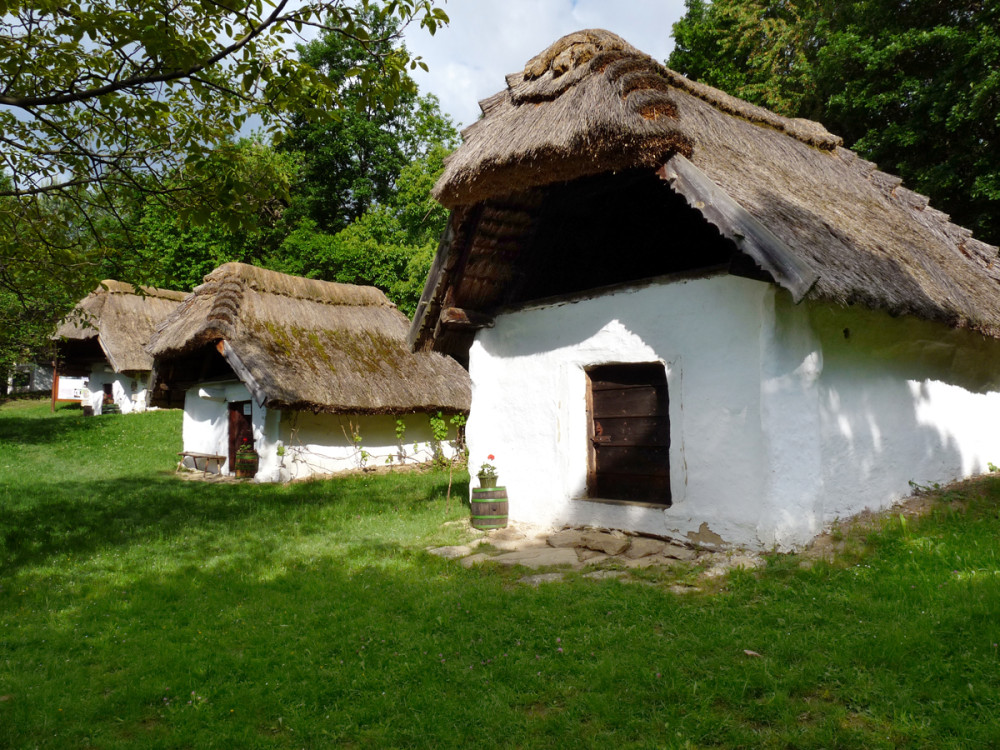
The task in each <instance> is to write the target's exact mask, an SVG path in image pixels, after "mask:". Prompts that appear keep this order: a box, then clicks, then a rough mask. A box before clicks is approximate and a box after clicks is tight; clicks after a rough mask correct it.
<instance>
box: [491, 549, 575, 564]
mask: <svg viewBox="0 0 1000 750" xmlns="http://www.w3.org/2000/svg"><path fill="white" fill-rule="evenodd" d="M490 560H491V561H492V562H495V563H499V564H500V565H508V566H514V565H523V566H525V567H526V568H543V567H546V566H548V565H570V566H572V567H573V568H578V567H580V561H579V560H577V558H576V550H574V549H554V548H552V547H543V548H541V549H525V550H519V551H517V552H504V553H502V554H499V555H495V556H494V557H491V558H490Z"/></svg>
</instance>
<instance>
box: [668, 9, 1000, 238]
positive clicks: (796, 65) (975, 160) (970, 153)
mask: <svg viewBox="0 0 1000 750" xmlns="http://www.w3.org/2000/svg"><path fill="white" fill-rule="evenodd" d="M674 32H675V36H676V40H677V47H676V49H675V51H674V53H673V54H672V55H671V57H670V59H669V60H668V63H667V64H668V65H670V66H671V67H673V68H674V69H676V70H678V71H679V72H681V73H684V74H686V75H689V76H691V77H692V78H696V79H698V80H701V81H703V82H705V83H708V84H711V85H714V86H718V87H719V88H722V89H724V90H726V91H728V92H729V93H732V94H734V95H736V96H740V97H742V98H745V99H748V100H749V101H752V102H754V103H756V104H760V105H762V106H766V107H769V108H771V109H774V110H775V111H777V112H779V113H781V114H785V115H789V116H795V117H809V118H812V119H817V120H820V121H821V122H823V123H824V124H825V125H826V126H827V127H828V128H830V130H832V131H833V132H836V133H838V134H839V135H841V136H843V137H844V139H845V143H846V144H847V145H848V146H849V147H851V148H854V149H855V150H857V151H859V152H860V153H861V154H863V155H864V156H866V157H867V158H869V159H872V160H873V161H875V162H877V163H878V164H879V165H880V166H881V167H882V168H884V169H886V170H887V171H890V172H894V173H896V174H899V175H900V176H901V177H903V179H904V180H905V181H906V182H907V184H908V185H909V186H910V187H912V188H913V189H915V190H918V191H920V192H923V193H925V194H927V195H928V196H930V198H931V200H932V202H933V203H934V205H935V206H937V207H938V208H940V209H942V210H944V211H947V212H948V213H950V214H951V215H952V217H953V219H954V220H955V221H957V222H958V223H960V224H963V225H965V226H967V227H969V228H970V229H972V230H973V231H974V232H975V233H976V234H977V236H979V237H981V238H982V239H984V240H986V241H988V242H992V243H994V244H1000V142H998V141H1000V1H998V0H948V1H947V2H945V1H944V0H853V1H852V2H834V1H833V0H714V1H713V2H711V3H710V4H709V3H706V2H704V0H687V13H686V15H685V17H684V18H683V19H682V20H681V21H679V22H678V23H677V24H676V25H675V27H674Z"/></svg>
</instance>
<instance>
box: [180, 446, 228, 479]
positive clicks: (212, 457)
mask: <svg viewBox="0 0 1000 750" xmlns="http://www.w3.org/2000/svg"><path fill="white" fill-rule="evenodd" d="M177 455H178V456H180V457H181V460H180V463H178V464H177V471H180V470H181V467H182V466H184V459H185V458H190V459H191V460H192V461H194V469H195V471H197V470H198V459H199V458H203V459H205V468H204V469H202V471H203V472H204V473H205V474H208V469H209V467H210V466H211V465H212V462H213V461H215V462H217V463H218V464H219V473H220V474H221V473H222V464H224V463H225V462H226V460H227V459H228V456H217V455H216V454H214V453H196V452H194V451H181V452H180V453H178V454H177Z"/></svg>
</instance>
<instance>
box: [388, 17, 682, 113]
mask: <svg viewBox="0 0 1000 750" xmlns="http://www.w3.org/2000/svg"><path fill="white" fill-rule="evenodd" d="M441 7H442V8H444V10H445V12H446V13H447V14H448V15H449V17H450V18H451V23H450V24H449V25H448V26H446V27H445V28H442V29H440V30H439V31H438V32H437V34H435V35H434V36H431V35H430V34H428V33H427V32H426V31H424V30H421V29H416V28H414V29H410V30H409V32H408V33H407V40H406V45H407V47H408V48H409V50H410V52H412V53H413V54H415V55H420V56H421V57H423V59H424V61H425V62H426V63H427V64H428V66H429V67H430V72H429V73H424V72H423V71H419V70H418V71H416V73H417V75H414V78H415V79H416V81H417V84H418V85H419V86H420V90H421V92H423V93H431V94H435V95H437V97H438V98H439V99H440V100H441V107H442V109H443V110H444V111H445V112H447V113H448V114H450V115H451V116H452V117H453V118H454V120H455V122H456V123H457V124H459V125H462V126H464V125H469V124H470V123H472V122H474V121H475V120H476V118H477V117H478V116H479V106H478V102H479V100H480V99H485V98H486V97H487V96H490V95H492V94H494V93H496V92H497V91H499V90H500V89H501V88H503V86H504V76H505V75H506V74H507V73H513V72H516V71H518V70H521V69H522V68H523V67H524V64H525V63H526V62H527V61H528V60H530V59H531V58H532V57H534V56H535V55H537V54H538V53H539V52H541V51H542V50H543V49H545V48H546V47H548V46H549V45H550V44H551V43H552V42H554V41H555V40H556V39H558V38H559V37H561V36H563V35H565V34H569V33H570V32H573V31H579V30H580V29H592V28H601V29H607V30H608V31H613V32H614V33H616V34H618V35H619V36H621V37H622V38H624V39H625V40H626V41H628V42H629V43H630V44H632V45H633V46H635V47H638V48H639V49H641V50H642V51H643V52H646V53H647V54H650V55H652V56H653V57H654V58H656V59H657V60H661V61H662V60H665V59H666V57H667V56H668V55H669V54H670V50H671V49H673V39H672V38H671V36H670V35H671V29H672V27H673V24H674V22H676V21H677V20H678V19H680V17H681V16H682V15H683V13H684V0H614V1H609V0H450V1H446V2H444V3H441Z"/></svg>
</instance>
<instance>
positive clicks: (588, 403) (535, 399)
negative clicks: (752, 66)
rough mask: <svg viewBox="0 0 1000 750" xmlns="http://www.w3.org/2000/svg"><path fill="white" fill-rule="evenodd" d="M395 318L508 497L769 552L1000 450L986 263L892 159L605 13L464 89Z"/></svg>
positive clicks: (558, 516)
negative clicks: (908, 184)
mask: <svg viewBox="0 0 1000 750" xmlns="http://www.w3.org/2000/svg"><path fill="white" fill-rule="evenodd" d="M481 107H482V110H483V116H482V118H481V119H480V120H479V121H478V122H476V123H475V124H473V125H472V126H470V127H469V128H467V129H466V130H465V132H464V133H463V137H464V144H463V145H462V146H461V147H460V148H459V149H458V150H457V151H456V152H455V153H454V154H453V155H452V156H451V158H450V159H449V161H448V163H447V165H446V169H445V173H444V175H443V176H442V177H441V179H440V181H439V182H438V184H437V186H436V188H435V195H436V197H437V198H438V200H440V201H441V203H443V204H444V205H445V206H447V207H448V208H449V209H451V217H450V222H449V226H448V230H447V233H446V235H445V237H444V239H443V241H442V244H441V247H440V249H439V251H438V255H437V258H436V260H435V262H434V265H433V268H432V270H431V273H430V275H429V278H428V280H427V285H426V288H425V291H424V295H423V298H422V300H421V303H420V307H419V308H418V311H417V314H416V317H415V319H414V322H413V325H412V328H411V332H410V342H411V345H412V347H413V348H414V350H415V351H439V352H443V353H447V354H450V355H451V356H453V357H455V358H456V359H458V360H459V361H461V362H463V363H465V364H467V366H468V368H469V372H470V375H471V378H472V389H473V390H472V408H471V415H470V419H469V424H468V444H469V448H470V451H471V462H470V463H471V465H472V466H473V471H474V470H475V467H476V466H477V465H478V464H479V463H481V462H482V461H484V460H485V457H486V456H487V455H488V454H494V455H495V456H496V464H497V467H498V470H499V473H500V479H501V484H503V485H505V486H506V487H507V491H508V495H509V497H510V515H511V517H512V518H513V519H520V520H524V521H530V522H535V523H542V524H548V525H554V526H559V525H584V526H586V525H589V526H599V527H606V528H614V529H623V530H630V531H637V532H644V533H648V534H654V535H660V536H664V537H671V538H676V539H682V540H688V541H692V542H697V543H700V544H706V545H710V546H722V545H726V544H737V545H744V546H749V547H755V548H761V549H768V548H779V549H787V548H792V547H796V546H798V545H801V544H803V543H805V542H807V541H808V540H809V539H810V538H811V537H812V536H814V535H815V534H817V533H818V532H820V531H821V530H822V529H823V528H824V526H825V525H827V524H829V523H830V522H832V521H833V520H834V519H836V518H839V517H844V516H848V515H850V514H853V513H856V512H858V511H861V510H863V509H866V508H885V507H886V506H888V505H890V504H892V503H893V502H894V501H897V500H899V499H900V498H902V497H903V496H905V495H907V494H908V493H909V492H910V491H911V482H915V483H919V484H928V483H932V482H945V481H948V480H951V479H955V478H959V477H967V476H970V475H973V474H976V473H979V472H983V471H986V470H987V466H988V463H989V462H990V461H993V462H997V463H1000V430H998V429H997V428H996V425H997V424H1000V392H998V389H1000V342H998V341H997V335H998V333H1000V263H998V257H997V248H995V247H991V246H989V245H986V244H984V243H982V242H979V241H977V240H975V239H974V238H972V237H971V235H970V233H969V232H968V231H967V230H964V229H962V228H961V227H958V226H955V225H954V224H951V223H950V222H949V220H948V217H947V216H946V215H944V214H942V213H941V212H939V211H936V210H934V209H933V208H931V207H930V206H929V205H928V202H927V199H926V198H924V197H923V196H920V195H917V194H916V193H913V192H911V191H910V190H907V189H906V188H904V187H902V185H901V184H900V180H899V179H898V178H896V177H893V176H891V175H888V174H885V173H884V172H881V171H879V170H878V169H877V168H876V166H875V165H874V164H872V163H870V162H866V161H864V160H863V159H860V158H859V157H858V156H857V155H856V154H854V153H852V152H851V151H849V150H846V149H844V148H842V146H841V141H840V139H839V138H837V137H835V136H833V135H831V134H830V133H828V132H827V131H826V130H825V129H824V128H823V127H822V126H821V125H819V124H818V123H815V122H810V121H805V120H791V119H787V118H784V117H780V116H778V115H776V114H774V113H772V112H769V111H767V110H764V109H761V108H759V107H755V106H753V105H750V104H748V103H746V102H743V101H740V100H738V99H735V98H733V97H731V96H728V95H727V94H725V93H723V92H721V91H718V90H716V89H713V88H710V87H707V86H704V85H701V84H698V83H695V82H693V81H690V80H688V79H686V78H684V77H683V76H680V75H678V74H677V73H674V72H673V71H670V70H668V69H666V68H664V67H663V66H662V65H660V64H659V63H657V62H656V61H655V60H653V59H651V58H650V57H648V56H647V55H645V54H643V53H641V52H639V51H638V50H636V49H634V48H633V47H631V46H630V45H628V44H627V43H626V42H624V41H623V40H622V39H620V38H619V37H617V36H615V35H614V34H611V33H609V32H606V31H601V30H591V31H584V32H578V33H576V34H571V35H569V36H567V37H564V38H563V39H560V40H559V41H557V42H556V43H555V44H553V45H552V46H551V47H549V48H548V49H547V50H545V51H544V52H543V53H541V54H540V55H538V56H537V57H535V58H533V59H532V60H530V61H529V62H528V63H527V65H526V67H525V68H524V70H523V71H521V72H518V73H515V74H512V75H509V76H508V77H507V86H506V88H504V89H503V90H502V91H500V92H499V93H498V94H496V95H495V96H493V97H490V98H489V99H486V100H484V101H483V102H482V103H481Z"/></svg>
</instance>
